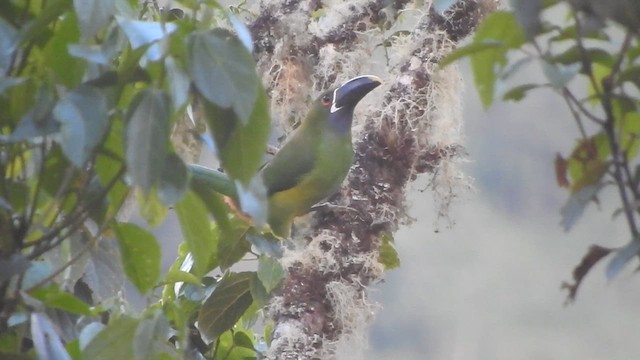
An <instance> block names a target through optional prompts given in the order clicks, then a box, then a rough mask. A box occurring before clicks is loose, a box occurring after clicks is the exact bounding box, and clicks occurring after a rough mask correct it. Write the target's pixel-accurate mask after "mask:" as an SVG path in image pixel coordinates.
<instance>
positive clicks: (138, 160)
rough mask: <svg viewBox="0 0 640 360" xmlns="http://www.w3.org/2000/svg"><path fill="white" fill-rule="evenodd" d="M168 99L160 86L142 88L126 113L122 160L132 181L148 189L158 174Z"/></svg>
mask: <svg viewBox="0 0 640 360" xmlns="http://www.w3.org/2000/svg"><path fill="white" fill-rule="evenodd" d="M168 103H169V99H168V97H167V95H166V94H165V93H164V92H162V91H161V90H155V89H147V90H144V91H142V92H141V93H140V94H138V96H136V98H135V99H134V100H133V103H132V104H131V107H130V111H129V113H128V116H127V121H128V124H127V130H126V140H127V141H126V160H127V167H128V170H129V174H130V175H131V179H132V181H133V183H134V184H135V185H138V186H140V188H142V191H144V192H145V193H148V192H149V190H150V189H151V186H153V185H154V184H155V183H156V181H157V180H158V179H159V178H160V174H161V173H162V167H163V165H164V160H165V158H166V153H167V145H168V141H169V115H170V114H169V107H168Z"/></svg>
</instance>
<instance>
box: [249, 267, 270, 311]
mask: <svg viewBox="0 0 640 360" xmlns="http://www.w3.org/2000/svg"><path fill="white" fill-rule="evenodd" d="M249 291H250V292H251V297H252V298H253V301H254V302H255V303H256V304H257V306H258V307H263V306H265V305H266V304H267V303H268V302H269V293H268V292H267V289H265V288H264V285H263V284H262V281H260V279H258V274H257V273H253V275H252V276H251V283H250V284H249Z"/></svg>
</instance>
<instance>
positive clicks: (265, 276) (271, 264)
mask: <svg viewBox="0 0 640 360" xmlns="http://www.w3.org/2000/svg"><path fill="white" fill-rule="evenodd" d="M284 275H285V274H284V269H283V268H282V265H281V264H280V262H279V261H278V259H276V258H273V257H271V256H266V255H261V256H260V257H259V258H258V279H260V282H262V285H264V288H265V290H266V291H267V293H271V292H272V291H273V290H274V289H275V288H276V287H278V285H280V283H281V282H282V279H284Z"/></svg>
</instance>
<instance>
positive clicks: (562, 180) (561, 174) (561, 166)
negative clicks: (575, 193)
mask: <svg viewBox="0 0 640 360" xmlns="http://www.w3.org/2000/svg"><path fill="white" fill-rule="evenodd" d="M553 164H554V169H555V173H556V182H557V183H558V186H559V187H565V188H568V187H569V186H570V185H571V184H570V183H569V179H567V160H566V159H565V158H563V157H562V155H560V153H558V154H556V159H555V161H554V163H553Z"/></svg>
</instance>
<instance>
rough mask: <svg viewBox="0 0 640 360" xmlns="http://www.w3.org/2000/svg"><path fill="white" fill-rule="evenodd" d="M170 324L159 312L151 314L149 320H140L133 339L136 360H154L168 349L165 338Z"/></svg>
mask: <svg viewBox="0 0 640 360" xmlns="http://www.w3.org/2000/svg"><path fill="white" fill-rule="evenodd" d="M169 331H170V324H169V321H168V320H167V318H165V317H164V315H163V314H162V312H161V311H156V312H154V313H153V316H152V317H151V318H147V319H142V320H140V322H139V324H138V328H137V329H136V332H135V335H134V337H133V353H134V355H135V359H136V360H146V359H156V356H157V355H158V354H160V353H163V352H166V351H167V350H168V349H169V345H168V344H167V341H166V338H167V336H168V334H169Z"/></svg>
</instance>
